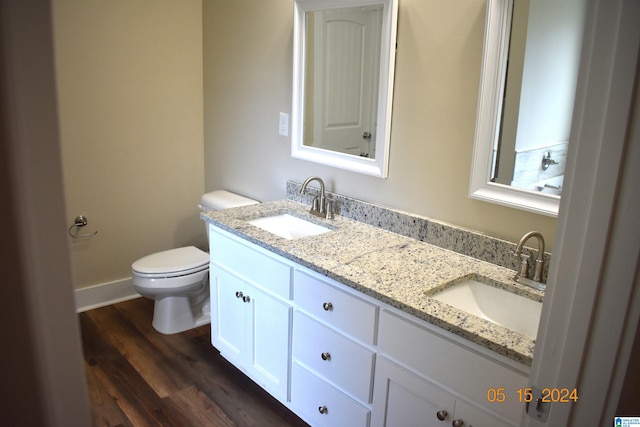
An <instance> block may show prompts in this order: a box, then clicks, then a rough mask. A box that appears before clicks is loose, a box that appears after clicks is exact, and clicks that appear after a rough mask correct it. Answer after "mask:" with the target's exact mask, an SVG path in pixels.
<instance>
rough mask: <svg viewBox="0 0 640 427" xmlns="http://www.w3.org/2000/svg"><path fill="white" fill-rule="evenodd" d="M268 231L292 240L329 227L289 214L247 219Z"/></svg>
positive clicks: (314, 234)
mask: <svg viewBox="0 0 640 427" xmlns="http://www.w3.org/2000/svg"><path fill="white" fill-rule="evenodd" d="M247 222H248V223H249V224H252V225H255V226H256V227H259V228H261V229H263V230H265V231H268V232H269V233H273V234H275V235H277V236H280V237H283V238H285V239H289V240H293V239H300V238H301V237H308V236H316V235H318V234H322V233H327V232H329V231H331V229H330V228H327V227H323V226H321V225H318V224H314V223H312V222H309V221H306V220H304V219H302V218H298V217H295V216H293V215H289V214H280V215H273V216H266V217H262V218H257V219H252V220H250V221H247Z"/></svg>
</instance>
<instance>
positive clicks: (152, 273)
mask: <svg viewBox="0 0 640 427" xmlns="http://www.w3.org/2000/svg"><path fill="white" fill-rule="evenodd" d="M257 203H258V202H257V201H255V200H252V199H249V198H247V197H243V196H240V195H238V194H235V193H231V192H229V191H226V190H218V191H213V192H211V193H207V194H205V195H203V196H202V199H201V204H200V208H201V209H202V210H203V211H211V210H219V209H227V208H232V207H236V206H245V205H253V204H257ZM207 236H208V228H207ZM131 273H132V282H133V288H134V289H135V290H136V292H138V293H139V294H140V295H142V296H145V297H147V298H150V299H153V300H155V307H154V309H153V327H154V328H156V330H158V332H161V333H163V334H175V333H178V332H182V331H186V330H188V329H192V328H195V327H197V326H200V325H204V324H207V323H209V322H210V321H211V315H210V307H209V254H208V253H206V252H204V251H201V250H200V249H198V248H196V247H194V246H187V247H184V248H177V249H170V250H168V251H163V252H157V253H154V254H151V255H147V256H145V257H142V258H140V259H139V260H137V261H135V262H134V263H133V264H132V265H131Z"/></svg>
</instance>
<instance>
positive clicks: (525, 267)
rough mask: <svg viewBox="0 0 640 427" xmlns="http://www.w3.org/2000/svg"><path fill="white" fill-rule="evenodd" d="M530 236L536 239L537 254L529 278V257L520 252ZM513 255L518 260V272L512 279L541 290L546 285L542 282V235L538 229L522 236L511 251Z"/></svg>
mask: <svg viewBox="0 0 640 427" xmlns="http://www.w3.org/2000/svg"><path fill="white" fill-rule="evenodd" d="M532 237H535V238H536V239H537V240H538V256H537V257H536V260H535V265H534V271H533V277H532V278H529V262H528V258H529V257H528V256H527V255H524V254H522V248H523V247H524V244H525V243H526V242H527V240H529V239H530V238H532ZM513 255H514V256H515V257H516V259H517V260H518V261H519V262H520V266H519V268H518V272H517V273H516V275H515V277H514V278H513V279H514V280H515V281H516V282H518V283H521V284H523V285H527V286H531V287H533V288H535V289H538V290H541V291H542V290H544V289H545V288H546V285H545V284H544V283H542V268H543V267H544V237H542V234H541V233H540V232H539V231H530V232H528V233H527V234H525V235H524V236H522V238H521V239H520V242H518V246H517V247H516V250H515V251H514V252H513Z"/></svg>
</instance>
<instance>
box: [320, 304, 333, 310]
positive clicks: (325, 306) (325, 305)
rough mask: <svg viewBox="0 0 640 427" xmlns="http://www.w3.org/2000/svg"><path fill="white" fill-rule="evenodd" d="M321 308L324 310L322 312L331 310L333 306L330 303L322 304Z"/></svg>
mask: <svg viewBox="0 0 640 427" xmlns="http://www.w3.org/2000/svg"><path fill="white" fill-rule="evenodd" d="M322 308H324V311H329V310H332V309H333V304H331V303H330V302H325V303H324V304H322Z"/></svg>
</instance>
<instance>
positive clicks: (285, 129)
mask: <svg viewBox="0 0 640 427" xmlns="http://www.w3.org/2000/svg"><path fill="white" fill-rule="evenodd" d="M278 134H280V135H281V136H289V115H288V114H287V113H280V121H279V122H278Z"/></svg>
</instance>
